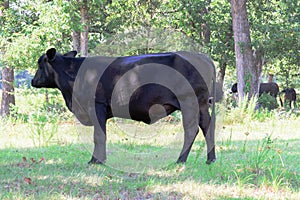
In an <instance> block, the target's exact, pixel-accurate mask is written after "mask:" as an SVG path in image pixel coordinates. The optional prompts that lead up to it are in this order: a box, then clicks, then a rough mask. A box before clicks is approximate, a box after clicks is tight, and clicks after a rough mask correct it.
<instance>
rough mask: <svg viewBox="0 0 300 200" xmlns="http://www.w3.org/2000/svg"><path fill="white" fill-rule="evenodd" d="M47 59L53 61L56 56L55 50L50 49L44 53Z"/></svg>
mask: <svg viewBox="0 0 300 200" xmlns="http://www.w3.org/2000/svg"><path fill="white" fill-rule="evenodd" d="M46 55H47V58H48V59H49V61H53V60H55V55H56V49H55V48H51V49H49V50H48V51H47V52H46Z"/></svg>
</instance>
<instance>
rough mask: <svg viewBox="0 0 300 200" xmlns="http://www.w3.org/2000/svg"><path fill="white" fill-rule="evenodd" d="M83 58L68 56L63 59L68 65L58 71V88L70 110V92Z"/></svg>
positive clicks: (71, 92)
mask: <svg viewBox="0 0 300 200" xmlns="http://www.w3.org/2000/svg"><path fill="white" fill-rule="evenodd" d="M83 60H84V58H68V59H66V60H65V61H66V62H67V63H68V65H67V66H68V67H66V68H64V69H60V71H58V76H59V77H58V80H59V81H58V84H57V85H58V89H59V90H60V91H61V93H62V95H63V97H64V100H65V102H66V105H67V107H68V109H69V110H70V111H72V94H73V86H74V82H75V79H76V75H77V72H78V70H79V68H80V65H81V64H82V62H83Z"/></svg>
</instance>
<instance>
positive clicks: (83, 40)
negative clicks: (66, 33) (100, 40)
mask: <svg viewBox="0 0 300 200" xmlns="http://www.w3.org/2000/svg"><path fill="white" fill-rule="evenodd" d="M80 16H81V24H82V25H83V29H84V30H83V31H81V33H80V48H81V51H80V53H81V56H88V34H89V26H88V6H87V0H83V1H82V5H81V7H80Z"/></svg>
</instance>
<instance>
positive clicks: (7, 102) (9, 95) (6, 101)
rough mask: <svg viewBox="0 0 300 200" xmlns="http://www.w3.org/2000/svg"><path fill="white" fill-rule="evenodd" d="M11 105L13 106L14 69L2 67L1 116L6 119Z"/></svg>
mask: <svg viewBox="0 0 300 200" xmlns="http://www.w3.org/2000/svg"><path fill="white" fill-rule="evenodd" d="M11 105H15V89H14V69H13V68H11V67H3V68H2V100H1V113H0V114H1V116H3V117H6V116H9V115H10V106H11Z"/></svg>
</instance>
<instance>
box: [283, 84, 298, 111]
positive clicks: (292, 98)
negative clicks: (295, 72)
mask: <svg viewBox="0 0 300 200" xmlns="http://www.w3.org/2000/svg"><path fill="white" fill-rule="evenodd" d="M281 93H284V96H283V102H282V100H281V99H280V104H281V107H283V104H284V102H286V101H288V102H289V106H290V108H292V102H294V107H295V105H296V96H297V94H296V91H295V89H294V88H286V89H284V90H282V91H281Z"/></svg>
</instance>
